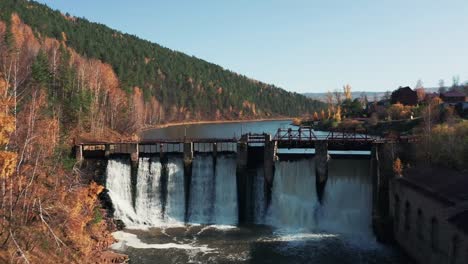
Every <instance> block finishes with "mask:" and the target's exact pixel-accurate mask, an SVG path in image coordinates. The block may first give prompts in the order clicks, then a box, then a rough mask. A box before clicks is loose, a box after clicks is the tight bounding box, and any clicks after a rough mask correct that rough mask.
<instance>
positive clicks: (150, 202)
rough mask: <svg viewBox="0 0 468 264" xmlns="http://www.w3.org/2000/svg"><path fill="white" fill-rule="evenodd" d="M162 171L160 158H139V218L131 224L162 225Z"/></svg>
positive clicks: (137, 211) (136, 204) (136, 207)
mask: <svg viewBox="0 0 468 264" xmlns="http://www.w3.org/2000/svg"><path fill="white" fill-rule="evenodd" d="M161 171H162V166H161V162H160V161H159V159H156V160H150V158H140V159H139V164H138V173H137V184H136V197H135V209H136V213H137V216H138V219H136V221H135V222H134V223H131V224H140V225H148V226H160V225H162V224H163V215H162V204H161V199H160V198H161V197H160V193H161V192H160V189H161V186H160V180H161ZM131 224H128V225H127V226H130V225H131Z"/></svg>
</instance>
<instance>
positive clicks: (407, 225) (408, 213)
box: [405, 201, 411, 231]
mask: <svg viewBox="0 0 468 264" xmlns="http://www.w3.org/2000/svg"><path fill="white" fill-rule="evenodd" d="M410 228H411V205H410V203H409V202H408V201H406V203H405V230H406V231H410Z"/></svg>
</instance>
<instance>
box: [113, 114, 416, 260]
mask: <svg viewBox="0 0 468 264" xmlns="http://www.w3.org/2000/svg"><path fill="white" fill-rule="evenodd" d="M289 123H290V122H288V121H267V122H248V123H232V124H208V125H190V126H177V127H169V128H163V129H158V130H152V131H146V132H144V133H143V137H144V138H145V139H151V138H162V137H165V138H171V137H172V138H180V137H183V136H184V134H185V133H186V135H187V136H188V137H224V138H225V137H238V136H239V135H240V134H241V133H247V132H253V133H262V132H267V133H272V134H274V133H275V132H276V130H277V129H278V128H279V127H281V128H287V127H288V126H289ZM130 168H131V167H130V161H129V160H127V159H123V158H114V159H111V160H109V164H108V170H107V182H106V187H107V189H108V190H109V195H110V197H111V199H112V201H113V203H114V208H115V214H114V216H115V218H118V219H121V220H122V221H123V222H124V223H125V224H126V226H127V229H125V230H122V231H118V232H116V233H115V234H114V236H115V237H116V238H117V239H118V240H119V242H118V243H117V244H114V245H113V246H112V248H113V249H114V250H116V251H119V252H123V253H125V254H128V255H129V256H130V263H162V264H166V263H167V264H169V263H330V264H339V263H340V264H341V263H345V264H346V263H350V264H351V263H382V264H396V263H411V262H409V260H408V259H406V258H405V256H404V255H403V254H402V253H401V252H400V251H398V250H397V249H395V248H392V247H389V246H384V245H382V244H379V243H378V242H376V239H375V237H374V235H373V233H372V228H371V208H372V186H371V182H372V180H371V175H369V160H366V159H346V160H340V159H333V160H331V162H330V166H329V180H328V182H327V185H326V187H325V196H324V200H323V202H322V203H319V202H318V199H317V196H316V193H315V190H316V188H315V164H314V160H313V158H310V157H309V158H308V159H299V160H294V161H290V160H289V161H286V160H278V161H276V163H275V173H274V179H273V187H272V191H271V202H270V204H269V206H266V202H265V201H266V196H265V190H264V186H265V184H264V180H263V179H264V178H263V168H262V166H258V167H257V168H255V167H254V168H251V169H250V171H249V177H251V179H252V180H251V181H250V184H251V190H250V191H249V194H248V195H247V196H246V197H244V199H245V200H246V201H247V203H248V204H249V205H250V208H251V209H250V214H251V218H250V220H249V221H248V222H246V223H239V220H238V209H239V208H240V207H238V206H239V205H238V203H239V197H238V195H239V194H238V191H237V182H236V156H235V154H226V155H219V156H218V157H216V158H213V157H212V156H211V155H209V154H202V153H200V154H196V155H195V158H194V160H193V165H192V169H191V178H190V184H189V185H188V186H189V187H186V186H187V185H185V184H184V166H183V160H182V158H181V157H180V156H170V157H169V158H168V159H166V160H160V159H159V157H140V160H139V166H138V172H137V173H136V176H135V177H136V180H133V179H132V175H131V169H130ZM186 188H189V189H190V192H189V195H188V196H187V197H185V196H184V194H185V193H187V189H186ZM132 190H133V191H132ZM132 192H134V194H133V195H132ZM132 197H133V198H132Z"/></svg>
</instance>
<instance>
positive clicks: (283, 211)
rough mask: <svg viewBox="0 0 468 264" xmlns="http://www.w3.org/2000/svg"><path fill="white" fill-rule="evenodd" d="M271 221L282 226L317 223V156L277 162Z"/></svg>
mask: <svg viewBox="0 0 468 264" xmlns="http://www.w3.org/2000/svg"><path fill="white" fill-rule="evenodd" d="M275 166H276V169H275V176H274V179H273V189H272V199H271V206H270V208H269V213H268V220H267V222H268V223H269V224H271V225H274V226H277V227H281V228H294V229H311V228H314V227H316V211H317V210H318V207H319V204H318V201H317V195H316V192H315V166H314V162H313V160H306V159H303V160H299V161H294V162H289V161H288V162H285V161H279V162H276V165H275Z"/></svg>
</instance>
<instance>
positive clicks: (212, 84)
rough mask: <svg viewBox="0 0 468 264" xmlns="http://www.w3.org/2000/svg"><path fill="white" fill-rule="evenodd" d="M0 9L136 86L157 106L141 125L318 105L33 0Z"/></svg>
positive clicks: (287, 112) (292, 111)
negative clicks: (14, 14)
mask: <svg viewBox="0 0 468 264" xmlns="http://www.w3.org/2000/svg"><path fill="white" fill-rule="evenodd" d="M0 10H1V11H0V17H1V18H2V20H4V21H8V20H9V18H10V17H11V14H12V13H13V12H15V13H18V14H19V16H20V17H21V19H22V20H23V21H24V22H25V24H27V25H29V26H30V27H31V28H32V29H33V31H34V32H35V34H36V35H38V36H39V35H40V36H42V37H51V38H55V39H58V40H60V41H63V43H65V45H67V46H68V47H71V48H73V49H74V50H76V52H77V53H79V54H81V55H83V56H85V57H88V58H95V59H99V60H102V61H103V62H105V63H108V64H110V65H111V66H112V69H113V70H114V71H115V73H116V74H117V76H118V79H119V82H120V87H121V88H122V89H124V90H125V91H126V92H127V93H128V94H132V93H134V89H135V87H139V88H140V89H141V91H140V92H141V93H142V95H143V99H144V102H145V103H146V104H147V105H148V106H147V108H148V109H147V110H146V111H147V112H148V111H153V112H154V111H155V110H154V109H153V108H154V106H155V105H157V106H159V109H158V110H157V111H156V112H157V113H153V115H152V116H153V117H151V118H150V117H148V116H146V117H144V119H145V120H143V121H142V122H143V123H144V124H154V123H158V122H168V121H177V120H185V119H195V120H200V119H210V120H214V119H244V118H245V119H249V118H261V117H275V116H298V115H302V114H305V113H308V112H312V111H314V110H316V109H317V108H319V107H321V106H322V105H321V103H319V102H317V101H315V100H311V99H309V98H306V97H305V96H303V95H300V94H297V93H289V92H286V91H285V90H282V89H279V88H277V87H275V86H273V85H268V84H265V83H261V82H258V81H255V80H251V79H249V78H247V77H245V76H241V75H238V74H236V73H233V72H231V71H228V70H225V69H223V68H222V67H220V66H217V65H215V64H212V63H208V62H206V61H203V60H201V59H197V58H195V57H191V56H188V55H186V54H183V53H180V52H176V51H172V50H170V49H168V48H164V47H162V46H160V45H158V44H154V43H151V42H148V41H145V40H142V39H139V38H138V37H136V36H132V35H129V34H123V33H121V32H119V31H116V30H113V29H110V28H108V27H106V26H104V25H101V24H97V23H92V22H89V21H87V20H86V19H82V18H75V17H70V16H68V15H63V14H62V13H60V12H59V11H53V10H51V9H50V8H48V7H47V6H45V5H42V4H39V3H36V2H34V1H25V0H16V1H15V0H2V1H1V2H0ZM151 102H153V106H151V104H150V103H151ZM154 116H156V118H155V117H154Z"/></svg>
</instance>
